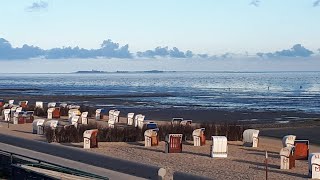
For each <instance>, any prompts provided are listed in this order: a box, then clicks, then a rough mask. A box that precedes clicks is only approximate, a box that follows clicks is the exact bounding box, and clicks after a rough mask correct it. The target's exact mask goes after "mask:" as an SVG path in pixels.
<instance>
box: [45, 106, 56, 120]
mask: <svg viewBox="0 0 320 180" xmlns="http://www.w3.org/2000/svg"><path fill="white" fill-rule="evenodd" d="M54 110H55V108H54V107H52V108H49V109H48V110H47V113H48V116H47V119H52V114H53V111H54Z"/></svg>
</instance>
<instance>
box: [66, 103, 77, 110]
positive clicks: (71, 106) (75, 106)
mask: <svg viewBox="0 0 320 180" xmlns="http://www.w3.org/2000/svg"><path fill="white" fill-rule="evenodd" d="M67 108H68V109H78V110H79V109H80V106H79V105H74V104H70V105H68V106H67Z"/></svg>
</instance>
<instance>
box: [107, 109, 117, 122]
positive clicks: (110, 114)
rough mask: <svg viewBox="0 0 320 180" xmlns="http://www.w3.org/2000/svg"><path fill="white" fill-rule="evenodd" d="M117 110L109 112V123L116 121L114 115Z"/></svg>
mask: <svg viewBox="0 0 320 180" xmlns="http://www.w3.org/2000/svg"><path fill="white" fill-rule="evenodd" d="M115 111H116V110H114V109H112V110H110V111H109V116H108V121H110V120H111V121H114V117H113V113H114V112H115Z"/></svg>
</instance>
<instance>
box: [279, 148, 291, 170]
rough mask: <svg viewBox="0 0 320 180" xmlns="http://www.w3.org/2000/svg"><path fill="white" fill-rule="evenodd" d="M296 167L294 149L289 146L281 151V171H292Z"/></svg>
mask: <svg viewBox="0 0 320 180" xmlns="http://www.w3.org/2000/svg"><path fill="white" fill-rule="evenodd" d="M293 167H295V158H294V147H293V146H287V147H284V148H282V149H281V150H280V169H292V168H293Z"/></svg>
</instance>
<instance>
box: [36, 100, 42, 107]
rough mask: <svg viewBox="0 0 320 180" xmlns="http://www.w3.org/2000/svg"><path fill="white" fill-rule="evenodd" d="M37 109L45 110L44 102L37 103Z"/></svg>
mask: <svg viewBox="0 0 320 180" xmlns="http://www.w3.org/2000/svg"><path fill="white" fill-rule="evenodd" d="M36 108H39V109H43V102H42V101H36Z"/></svg>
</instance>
